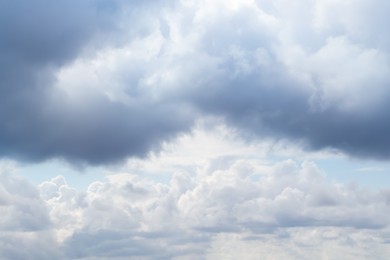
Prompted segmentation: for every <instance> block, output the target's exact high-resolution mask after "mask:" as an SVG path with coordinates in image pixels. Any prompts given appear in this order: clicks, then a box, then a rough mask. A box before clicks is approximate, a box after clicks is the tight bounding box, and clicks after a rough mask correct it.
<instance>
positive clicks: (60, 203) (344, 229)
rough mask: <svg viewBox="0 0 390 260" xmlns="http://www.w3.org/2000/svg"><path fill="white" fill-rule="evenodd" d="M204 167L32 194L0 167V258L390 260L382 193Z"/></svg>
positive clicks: (236, 163) (259, 171) (258, 167)
mask: <svg viewBox="0 0 390 260" xmlns="http://www.w3.org/2000/svg"><path fill="white" fill-rule="evenodd" d="M211 164H212V163H211ZM211 164H205V165H204V166H203V167H202V168H199V169H198V170H197V171H196V172H191V171H188V172H184V171H180V172H176V173H175V174H173V175H172V177H171V178H170V179H169V180H168V181H167V182H164V183H159V182H156V181H153V180H151V179H149V178H147V177H141V176H137V175H132V174H115V175H111V176H109V177H108V178H107V180H106V181H101V182H93V183H91V184H90V185H89V187H88V188H87V189H86V190H85V191H76V190H75V189H73V188H72V187H70V186H69V185H68V184H67V182H66V180H65V178H64V177H62V176H58V177H56V178H54V179H52V180H48V181H45V182H43V183H41V184H40V185H39V186H33V185H31V184H29V183H28V182H26V181H25V180H23V179H20V178H19V177H17V174H15V173H14V172H13V173H12V172H11V171H10V170H9V169H4V167H2V168H3V169H2V173H1V175H0V178H1V182H0V183H1V184H0V193H1V205H0V211H1V215H2V219H1V221H0V231H1V232H0V234H1V235H0V241H1V243H0V257H1V258H5V259H19V258H29V259H54V258H55V259H96V258H99V257H100V258H109V259H128V258H129V257H133V258H134V259H144V258H145V259H226V258H245V259H258V258H259V257H261V258H262V259H275V258H283V259H313V258H316V259H323V258H330V259H336V258H343V259H385V258H384V257H385V256H387V255H388V254H389V253H390V251H389V250H390V247H389V240H388V238H389V234H390V233H389V232H390V230H389V229H388V226H389V219H388V217H387V216H388V214H389V213H390V207H389V201H390V193H389V192H388V191H381V192H375V193H374V192H370V191H367V190H364V189H362V188H359V187H358V186H356V185H345V184H337V183H330V182H328V181H327V180H326V178H325V174H324V173H323V172H322V171H321V170H319V169H318V168H317V166H316V165H315V164H314V163H313V162H303V163H302V164H300V165H299V164H297V163H296V162H294V161H292V160H286V161H281V162H279V163H276V164H272V165H264V164H262V163H261V162H259V161H253V160H252V161H251V160H242V159H235V160H232V161H230V162H229V163H226V164H225V165H221V164H220V167H219V168H215V167H211ZM214 164H215V163H214ZM265 166H266V168H264V167H265ZM378 212H380V214H378ZM21 246H22V247H23V250H20V248H21Z"/></svg>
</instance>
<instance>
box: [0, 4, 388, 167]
mask: <svg viewBox="0 0 390 260" xmlns="http://www.w3.org/2000/svg"><path fill="white" fill-rule="evenodd" d="M1 5H2V6H1V10H2V11H1V12H2V13H1V21H2V22H1V27H0V33H1V34H2V35H3V37H1V42H0V55H1V57H2V59H1V64H0V66H1V72H0V73H1V74H0V76H1V77H0V78H1V92H2V95H1V101H2V102H1V111H2V112H1V114H0V118H1V128H0V142H1V144H2V149H1V150H0V152H1V154H2V155H3V156H8V157H13V158H18V159H21V160H30V161H31V160H32V161H39V160H45V159H48V158H53V157H62V158H65V159H67V160H69V161H73V162H87V163H91V164H102V163H107V162H113V161H118V160H121V159H123V158H126V157H128V156H144V155H146V154H148V153H149V152H150V151H152V150H156V149H158V148H159V147H160V146H161V144H162V143H163V142H164V141H166V140H169V139H170V138H172V137H174V136H177V135H178V134H179V133H182V132H185V131H188V130H189V129H190V128H191V127H192V126H193V123H194V121H195V120H196V119H197V118H199V117H204V116H208V115H214V116H219V117H221V118H223V119H224V120H226V122H227V123H228V124H231V125H233V126H235V127H237V128H238V129H240V131H243V132H245V133H246V134H249V135H252V136H253V137H256V138H257V137H260V138H263V137H264V136H267V137H272V138H276V139H278V138H287V139H291V140H293V141H298V140H299V141H302V143H305V146H306V148H309V149H314V150H318V149H323V148H335V149H339V150H341V151H344V152H346V153H349V154H351V155H353V156H361V157H373V158H380V159H387V158H388V157H389V153H390V151H389V149H388V147H390V146H389V144H388V142H387V141H386V140H387V139H388V138H385V136H386V134H387V132H388V129H389V125H388V123H387V122H388V120H387V114H386V113H385V111H387V106H388V105H387V103H388V102H387V99H388V90H387V87H386V86H387V85H388V82H389V76H388V75H389V73H388V72H389V64H388V63H389V62H388V61H389V52H388V51H389V50H388V44H387V43H388V42H389V37H388V36H387V33H386V32H385V31H384V30H385V29H384V26H383V24H386V20H387V16H386V13H384V12H383V10H386V6H387V3H385V2H384V1H381V0H375V1H370V2H369V3H368V2H367V1H354V2H353V3H352V2H348V3H338V2H335V1H323V0H317V1H300V3H299V5H298V4H297V3H285V2H284V1H236V0H232V1H219V0H214V1H211V2H210V1H198V2H192V1H190V2H181V1H169V2H160V1H158V2H153V4H152V3H151V2H149V1H142V2H141V1H132V2H131V3H130V2H125V1H111V2H110V3H108V2H106V1H97V0H91V1H84V2H82V3H79V2H77V1H73V2H69V1H68V2H66V3H64V2H55V3H53V2H50V1H44V0H41V1H38V2H37V3H34V4H31V3H23V4H22V2H15V3H14V2H12V3H11V2H3V3H1ZM373 14H375V15H373ZM69 17H72V19H69ZM27 43H28V44H27Z"/></svg>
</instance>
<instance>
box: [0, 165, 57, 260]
mask: <svg viewBox="0 0 390 260" xmlns="http://www.w3.org/2000/svg"><path fill="white" fill-rule="evenodd" d="M0 213H1V216H2V217H1V220H0V231H1V232H0V257H1V258H3V259H26V258H28V259H52V258H58V257H60V256H61V254H60V253H59V252H58V251H57V250H56V249H55V248H57V246H58V245H57V243H56V242H55V241H56V240H55V237H54V233H53V232H52V228H53V226H52V225H51V224H52V222H51V219H50V216H49V211H48V209H47V207H46V203H45V202H44V201H43V200H42V199H41V198H40V196H39V191H38V189H37V187H35V186H33V185H32V184H30V183H29V182H28V181H27V180H24V179H22V178H21V177H18V176H17V173H15V170H14V166H12V165H11V164H9V163H5V162H2V163H1V165H0ZM21 248H22V250H21Z"/></svg>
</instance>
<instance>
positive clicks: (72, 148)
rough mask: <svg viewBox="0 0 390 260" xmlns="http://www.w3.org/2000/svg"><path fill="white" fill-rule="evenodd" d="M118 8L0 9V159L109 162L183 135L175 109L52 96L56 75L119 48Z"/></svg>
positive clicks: (1, 5)
mask: <svg viewBox="0 0 390 260" xmlns="http://www.w3.org/2000/svg"><path fill="white" fill-rule="evenodd" d="M120 6H121V3H120V1H111V2H108V1H94V0H92V1H82V2H80V1H58V2H53V1H45V0H40V1H37V2H34V3H30V2H26V1H13V2H12V1H1V2H0V34H1V35H2V37H1V39H0V90H1V96H0V102H1V105H0V110H1V112H0V121H1V123H0V144H1V145H0V146H1V148H0V154H1V155H3V156H9V157H13V158H17V159H22V160H33V161H35V160H38V161H39V160H45V159H48V158H51V157H62V158H66V159H68V160H70V161H72V162H88V163H103V162H111V161H116V160H119V159H122V158H124V157H126V156H128V155H135V156H142V155H145V154H146V153H147V152H148V151H150V150H151V149H152V148H156V147H157V146H158V145H159V143H161V141H162V140H166V139H167V138H169V137H170V136H172V135H173V134H175V133H177V132H180V131H183V130H184V129H187V128H188V121H189V120H191V119H190V118H187V116H184V114H185V113H183V112H182V111H177V109H176V105H175V104H160V103H158V102H152V101H145V102H142V103H141V104H140V105H135V106H126V105H123V104H118V103H115V102H111V101H110V100H108V99H107V97H105V96H103V95H101V94H92V95H90V96H89V97H88V98H87V99H86V100H84V101H83V103H84V104H83V105H82V106H77V105H75V104H74V103H72V102H71V100H70V99H69V98H68V96H67V94H66V93H64V92H62V91H61V90H58V89H54V88H53V85H54V84H55V82H56V78H55V75H54V74H55V72H56V70H58V69H59V68H61V67H62V66H64V65H66V64H68V63H69V62H71V61H72V60H74V59H75V58H77V56H78V55H79V54H80V53H81V52H82V51H84V50H85V48H87V46H88V48H89V49H91V48H94V47H96V46H99V47H101V46H102V45H103V46H104V45H105V44H108V43H110V44H115V42H120V41H121V40H120V38H121V36H120V35H121V33H122V32H123V31H121V28H120V25H119V24H120V20H121V15H123V13H121V12H122V11H123V10H125V8H124V7H123V10H122V9H120ZM141 7H142V5H140V3H138V2H134V3H132V4H130V6H128V8H127V9H130V10H129V11H128V12H127V13H126V15H129V17H127V19H130V20H131V18H136V17H137V15H139V14H138V13H137V10H138V11H139V12H141V11H140V10H141ZM127 9H126V10H127ZM132 15H133V16H132ZM133 24H134V27H135V30H141V31H142V30H143V29H142V28H141V29H140V28H137V26H136V22H133ZM122 29H123V28H122ZM107 37H108V38H109V37H112V38H113V40H110V39H107ZM89 52H91V50H89Z"/></svg>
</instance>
